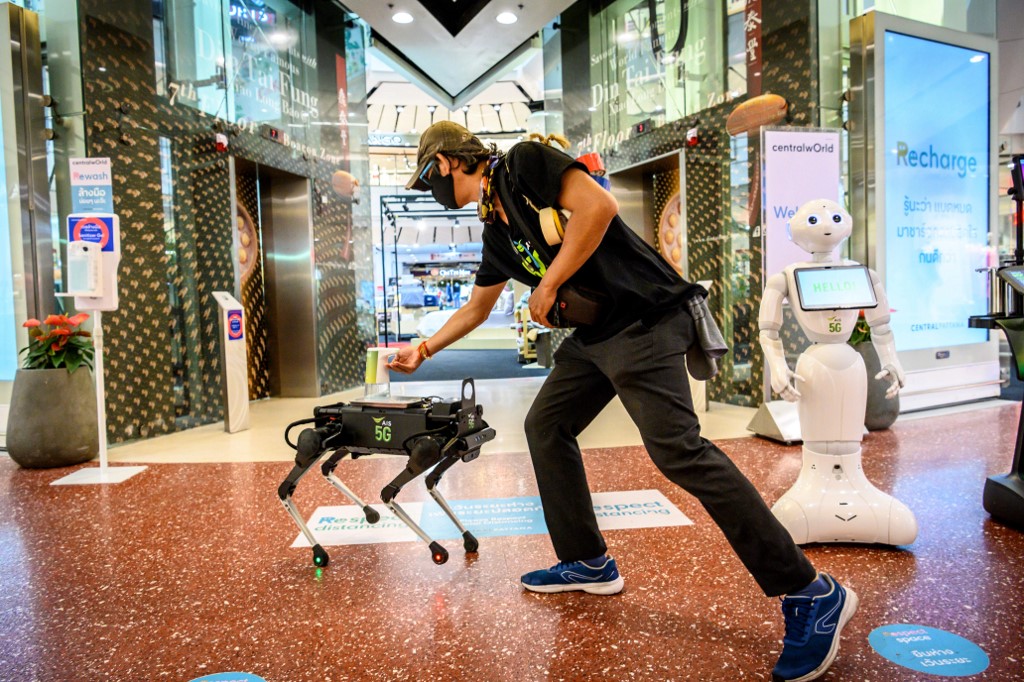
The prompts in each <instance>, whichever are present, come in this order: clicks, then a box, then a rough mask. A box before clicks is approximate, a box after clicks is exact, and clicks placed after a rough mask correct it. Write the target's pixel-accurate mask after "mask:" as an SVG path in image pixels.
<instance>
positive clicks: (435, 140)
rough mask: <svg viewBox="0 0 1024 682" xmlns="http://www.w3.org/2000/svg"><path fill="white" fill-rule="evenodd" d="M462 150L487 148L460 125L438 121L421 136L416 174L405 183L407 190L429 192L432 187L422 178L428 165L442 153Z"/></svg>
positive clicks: (482, 149)
mask: <svg viewBox="0 0 1024 682" xmlns="http://www.w3.org/2000/svg"><path fill="white" fill-rule="evenodd" d="M462 150H469V151H484V150H486V147H484V145H483V143H482V142H480V140H479V139H478V138H477V136H476V135H474V134H473V133H471V132H469V130H467V129H466V128H464V127H462V126H460V125H459V124H458V123H453V122H452V121H438V122H437V123H435V124H434V125H432V126H430V127H429V128H427V129H426V130H424V131H423V134H422V135H420V148H419V151H417V152H416V172H415V173H413V174H412V177H411V178H409V182H407V183H405V188H406V189H415V190H419V191H420V192H425V191H427V190H428V189H430V185H428V184H427V183H426V181H424V179H423V178H422V177H421V176H422V175H423V171H425V170H426V168H427V165H428V164H429V163H430V162H431V161H433V160H434V159H435V158H436V157H437V155H438V154H439V153H441V152H454V151H462Z"/></svg>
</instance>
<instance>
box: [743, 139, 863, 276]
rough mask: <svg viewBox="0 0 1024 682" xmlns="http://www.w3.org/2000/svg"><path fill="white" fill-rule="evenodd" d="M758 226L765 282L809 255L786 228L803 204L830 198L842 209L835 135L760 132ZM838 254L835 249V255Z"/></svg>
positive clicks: (838, 159) (839, 165)
mask: <svg viewBox="0 0 1024 682" xmlns="http://www.w3.org/2000/svg"><path fill="white" fill-rule="evenodd" d="M761 159H762V168H761V177H762V183H763V185H762V186H763V187H764V193H763V194H762V199H761V207H762V208H761V214H762V215H761V225H762V226H763V229H764V239H763V241H762V243H763V244H764V279H763V280H762V282H767V281H768V278H769V277H771V276H772V275H774V274H775V273H777V272H781V271H782V270H783V268H785V267H786V266H787V265H789V264H791V263H799V262H800V261H806V260H810V259H811V256H810V254H808V253H807V252H806V251H804V250H803V249H801V248H800V247H799V246H797V245H796V244H794V243H793V242H792V241H790V238H789V232H788V230H787V227H786V226H787V224H788V223H789V219H790V218H791V217H792V216H793V214H794V213H796V211H797V209H799V208H800V206H801V205H803V204H805V203H807V202H808V201H811V200H812V199H829V200H831V201H835V202H837V203H838V204H839V205H840V206H842V205H843V198H842V194H841V191H840V183H841V182H842V180H841V174H840V170H841V162H842V159H841V157H840V153H839V131H838V130H827V129H815V128H765V129H764V130H763V131H762V133H761ZM835 255H837V256H838V250H837V251H836V254H835Z"/></svg>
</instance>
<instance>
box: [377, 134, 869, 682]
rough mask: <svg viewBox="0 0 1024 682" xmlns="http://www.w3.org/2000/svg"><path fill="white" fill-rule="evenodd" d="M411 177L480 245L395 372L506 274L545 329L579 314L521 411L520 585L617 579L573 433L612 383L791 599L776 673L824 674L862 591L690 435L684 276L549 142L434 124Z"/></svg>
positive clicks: (690, 334) (412, 363)
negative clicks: (437, 318) (445, 314)
mask: <svg viewBox="0 0 1024 682" xmlns="http://www.w3.org/2000/svg"><path fill="white" fill-rule="evenodd" d="M406 187H407V188H409V189H417V190H421V191H425V190H427V189H429V190H430V191H431V192H432V194H433V196H434V198H435V199H436V200H437V201H438V202H439V203H440V204H442V205H443V206H445V207H446V208H449V209H455V208H461V207H462V206H466V205H467V204H470V203H473V202H478V206H479V211H480V215H481V218H482V219H483V220H484V222H485V227H484V232H483V255H482V261H481V264H480V269H479V270H478V272H477V275H476V283H475V287H474V288H473V292H472V295H471V297H470V299H469V302H468V303H467V304H466V305H465V306H463V307H462V308H461V309H460V310H459V311H458V312H457V313H455V314H454V315H453V316H452V317H451V319H450V320H448V322H446V323H445V325H444V326H443V327H441V329H440V330H438V332H437V333H436V334H434V335H433V336H432V337H431V338H429V339H427V340H426V341H424V342H423V343H421V344H420V345H419V346H418V347H411V346H410V347H406V348H404V349H402V350H401V351H400V352H399V354H398V356H397V357H396V358H395V360H394V361H393V362H392V363H391V365H390V366H391V368H392V369H394V370H396V371H399V372H403V373H411V372H414V371H415V370H416V369H417V368H418V367H419V365H420V364H421V363H422V362H423V361H425V360H426V359H428V358H430V357H431V356H432V355H433V354H434V353H437V352H439V351H441V350H442V349H443V348H445V347H447V346H449V345H451V344H452V343H453V342H455V341H456V340H458V339H460V338H462V337H463V336H465V335H466V334H468V333H469V332H470V331H472V330H473V329H474V328H476V327H477V326H479V325H480V324H481V323H482V322H483V321H484V320H485V319H487V316H488V313H489V312H490V311H491V309H492V308H493V306H494V302H495V301H496V300H497V298H498V296H499V295H500V294H501V291H502V289H503V287H504V286H505V283H506V282H507V281H508V280H509V279H510V278H511V279H516V280H518V281H520V282H523V283H525V284H527V285H529V286H531V287H534V292H533V294H532V295H531V296H530V300H529V308H530V315H531V316H532V318H533V319H534V320H535V321H537V322H539V323H541V324H543V325H545V326H551V320H550V319H549V314H550V313H551V312H556V313H559V314H561V313H562V312H565V313H568V312H570V310H571V309H572V308H574V307H577V304H578V303H579V302H580V297H581V296H582V298H583V304H584V306H583V307H584V308H585V309H587V310H589V312H590V315H589V317H588V316H586V315H585V316H584V317H588V319H587V321H586V323H585V324H580V325H578V326H577V327H576V330H575V331H574V332H573V334H572V335H571V336H569V337H568V338H567V339H566V340H565V341H564V342H563V343H562V345H561V347H560V348H559V349H558V351H557V352H556V354H555V367H554V369H553V370H552V372H551V374H550V375H549V376H548V378H547V380H546V381H545V382H544V385H543V386H542V387H541V389H540V392H539V393H538V395H537V397H536V399H535V400H534V403H533V405H532V407H531V408H530V411H529V413H528V415H527V417H526V425H525V428H526V437H527V442H528V444H529V448H530V456H531V458H532V460H533V466H534V472H535V474H536V477H537V487H538V488H539V490H540V496H541V502H542V503H543V506H544V518H545V521H546V522H547V526H548V530H549V532H550V534H551V541H552V543H553V545H554V548H555V554H556V555H557V557H558V563H557V564H555V565H554V566H553V567H551V568H548V569H541V570H537V571H532V572H530V573H526V574H525V575H523V576H522V585H523V587H524V588H526V589H527V590H531V591H534V592H564V591H567V590H582V591H584V592H588V593H591V594H601V595H611V594H616V593H618V592H619V591H621V590H622V586H623V580H622V577H621V576H620V575H619V572H618V568H617V566H616V564H615V560H614V559H613V558H611V557H610V556H609V555H608V554H607V547H606V545H605V542H604V539H603V538H602V536H601V533H600V531H599V530H598V528H597V520H596V518H595V515H594V510H593V506H592V504H591V498H590V491H589V489H588V487H587V479H586V473H585V471H584V468H583V458H582V456H581V453H580V449H579V445H578V444H577V441H576V436H577V435H579V433H580V432H581V431H583V429H584V428H586V426H587V425H588V424H589V423H590V422H591V421H592V420H593V419H594V417H596V416H597V414H598V413H599V412H600V411H601V410H602V409H603V408H604V407H605V405H607V404H608V402H609V401H610V400H611V399H612V398H613V397H614V396H615V395H618V396H619V398H620V399H621V400H622V404H623V405H624V406H625V408H626V411H627V412H628V413H629V416H630V418H631V419H633V421H634V422H635V423H636V425H637V427H638V428H639V429H640V433H641V435H642V437H643V441H644V445H645V446H646V448H647V451H648V453H649V455H650V457H651V459H652V460H653V461H654V463H655V465H657V467H658V468H659V469H660V470H661V471H662V473H664V474H665V476H666V477H667V478H668V479H669V480H671V481H672V482H674V483H676V484H677V485H679V486H681V487H683V488H684V489H685V490H686V491H687V492H689V493H690V494H692V495H694V496H695V497H697V499H698V500H700V502H701V504H702V505H703V506H704V508H705V509H706V510H707V512H708V513H709V514H710V515H711V518H712V519H713V520H714V521H715V523H716V524H718V526H719V528H721V529H722V531H723V532H724V533H725V536H726V538H727V539H728V541H729V543H730V544H731V545H732V547H733V549H734V551H735V552H736V553H737V555H738V556H739V558H740V560H741V561H742V562H743V563H744V565H745V566H746V567H747V569H748V570H749V571H750V573H751V574H752V575H753V577H754V579H755V580H756V581H757V583H758V585H759V586H760V587H761V589H762V590H763V591H764V592H765V594H767V595H769V596H778V595H786V597H785V598H784V599H783V601H782V611H783V614H784V616H785V620H786V635H785V639H784V646H783V651H782V655H781V656H780V658H779V661H778V663H777V664H776V666H775V669H774V670H773V671H772V676H773V679H775V680H811V679H815V678H816V677H819V676H821V675H822V674H824V672H825V670H826V669H827V668H828V666H829V665H831V663H832V661H833V660H834V659H835V657H836V654H837V653H838V649H839V636H840V632H841V630H842V628H843V626H844V625H845V624H846V623H847V621H849V619H850V618H851V617H852V616H853V613H854V611H855V610H856V608H857V596H856V594H854V592H853V591H852V590H847V589H844V588H843V587H842V586H840V585H839V583H838V582H837V581H836V580H834V579H833V578H832V577H831V576H829V575H827V574H825V573H820V574H819V573H817V572H816V571H815V570H814V568H813V567H812V566H811V564H810V562H809V561H808V560H807V558H806V557H805V556H804V554H803V552H802V551H801V550H800V548H799V547H797V546H796V545H795V544H794V543H793V540H792V538H791V537H790V535H789V533H788V532H787V531H786V530H785V529H784V528H783V527H782V525H781V524H780V523H779V522H778V521H777V520H776V519H775V517H774V516H773V515H772V513H771V511H770V510H769V509H768V507H767V506H766V505H765V503H764V501H763V500H762V499H761V497H760V495H759V494H758V493H757V491H756V490H755V489H754V487H753V485H752V484H751V483H750V482H749V481H748V480H747V479H746V477H744V475H743V474H742V473H741V472H740V471H739V469H737V468H736V466H735V465H734V464H733V463H732V461H731V460H730V459H729V458H728V457H727V456H726V455H725V454H724V453H723V452H722V451H721V450H719V449H718V448H717V447H715V446H714V445H713V444H712V443H711V442H709V441H707V440H705V439H703V438H701V437H700V423H699V422H698V420H697V416H696V414H695V413H694V411H693V405H692V402H691V398H690V393H689V384H688V381H687V379H686V371H687V370H686V365H685V361H684V358H685V356H686V351H687V350H688V349H689V348H690V346H691V345H692V344H693V343H695V339H696V334H695V325H694V321H693V318H692V317H691V315H690V312H689V307H688V305H687V301H688V300H689V299H690V298H692V297H694V296H703V295H706V292H705V291H704V290H703V289H702V288H700V287H698V286H695V285H692V284H689V283H687V282H686V281H684V280H683V279H681V278H680V277H679V275H678V274H676V272H675V271H674V270H673V269H672V268H671V267H670V266H669V265H668V263H666V262H665V261H664V259H662V258H661V257H660V256H659V255H658V253H657V252H656V251H655V250H654V249H653V248H651V247H650V246H649V245H648V244H646V243H645V242H644V241H643V240H641V239H640V238H639V237H638V236H636V234H635V233H634V232H633V231H632V230H631V229H629V227H628V226H626V225H625V224H624V223H623V222H622V220H621V218H619V216H618V204H617V203H616V201H615V199H614V198H613V197H612V195H611V194H609V193H608V192H606V191H605V190H604V189H602V188H601V187H600V186H599V185H598V184H597V183H596V182H594V180H593V178H591V177H590V176H589V175H588V174H587V170H586V168H585V167H584V166H582V164H579V163H577V162H575V161H574V160H573V159H572V158H570V157H569V156H566V155H565V154H563V153H561V152H559V151H557V150H555V149H552V148H551V147H548V146H546V145H543V144H540V143H537V142H523V143H520V144H517V145H515V146H514V147H513V148H512V149H510V150H509V152H508V153H507V154H506V155H500V154H497V153H496V152H495V150H494V148H493V147H492V148H491V149H488V148H487V147H485V146H484V145H483V144H482V143H481V142H480V140H479V139H478V138H476V137H475V136H474V135H473V134H472V133H470V132H469V131H468V130H466V129H465V128H463V127H462V126H459V125H457V124H455V123H451V122H449V121H442V122H440V123H436V124H434V125H432V126H431V127H430V128H428V129H427V130H426V131H425V132H424V133H423V136H422V137H421V138H420V144H419V151H418V155H417V168H416V172H415V174H414V175H413V176H412V179H411V180H410V181H409V183H408V185H407V186H406ZM547 209H559V210H562V211H563V212H565V213H568V214H569V215H570V216H571V217H569V219H568V222H566V223H565V224H564V226H563V230H562V234H561V236H559V235H558V234H557V229H556V230H555V233H554V234H553V233H552V229H551V214H550V212H548V211H547ZM565 213H563V217H564V215H565ZM545 214H546V215H545ZM543 220H547V222H548V224H547V225H546V226H544V225H542V224H541V223H542V221H543ZM559 241H560V243H559ZM573 292H575V293H576V294H577V296H576V297H575V298H574V297H572V295H571V294H572V293H573ZM556 298H557V299H558V301H559V303H558V305H557V306H556ZM563 301H564V302H566V303H567V306H566V307H565V308H563V306H562V302H563ZM553 307H554V311H553ZM595 309H596V310H597V312H596V313H595V312H594V310H595Z"/></svg>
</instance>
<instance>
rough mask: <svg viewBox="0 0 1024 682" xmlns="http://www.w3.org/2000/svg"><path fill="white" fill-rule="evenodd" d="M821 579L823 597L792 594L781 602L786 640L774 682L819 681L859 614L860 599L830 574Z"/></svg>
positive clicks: (824, 574)
mask: <svg viewBox="0 0 1024 682" xmlns="http://www.w3.org/2000/svg"><path fill="white" fill-rule="evenodd" d="M819 576H820V578H821V580H822V582H823V583H824V584H825V586H826V588H827V592H825V593H824V594H818V595H802V594H791V595H788V596H786V597H785V598H783V600H782V615H783V616H785V618H786V636H785V637H784V638H783V640H782V655H781V656H779V661H778V663H776V664H775V669H774V670H772V680H773V681H774V682H805V681H806V680H813V679H816V678H818V677H820V676H821V675H824V674H825V671H826V670H828V667H829V666H830V665H832V661H834V660H836V654H838V653H839V633H840V632H842V630H843V626H845V625H846V623H847V622H849V620H850V618H852V617H853V613H854V612H855V611H856V610H857V602H858V600H857V595H856V593H855V592H854V591H853V590H849V589H845V588H843V586H842V585H840V584H839V583H838V582H836V581H835V579H834V578H832V576H830V575H828V574H827V573H820V574H819Z"/></svg>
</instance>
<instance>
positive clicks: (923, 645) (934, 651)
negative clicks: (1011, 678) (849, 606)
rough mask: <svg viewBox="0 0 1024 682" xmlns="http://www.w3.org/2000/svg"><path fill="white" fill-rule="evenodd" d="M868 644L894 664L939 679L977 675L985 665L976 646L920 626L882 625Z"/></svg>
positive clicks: (935, 629) (956, 636) (982, 656)
mask: <svg viewBox="0 0 1024 682" xmlns="http://www.w3.org/2000/svg"><path fill="white" fill-rule="evenodd" d="M868 642H869V643H870V644H871V648H872V649H874V650H875V651H876V652H878V653H879V655H881V656H882V657H884V658H887V659H889V660H890V661H892V662H893V663H896V664H897V665H901V666H903V667H904V668H910V669H911V670H916V671H917V672H922V673H928V674H930V675H938V676H939V677H966V676H968V675H977V674H978V673H980V672H982V671H983V670H985V669H986V668H988V663H989V661H988V654H986V653H985V652H984V651H982V649H981V647H979V646H978V645H977V644H974V643H973V642H970V641H968V640H966V639H964V638H963V637H960V636H959V635H954V634H953V633H952V632H946V631H945V630H939V629H938V628H930V627H927V626H924V625H904V624H900V625H884V626H882V627H880V628H875V629H874V630H872V631H871V634H870V635H868Z"/></svg>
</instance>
